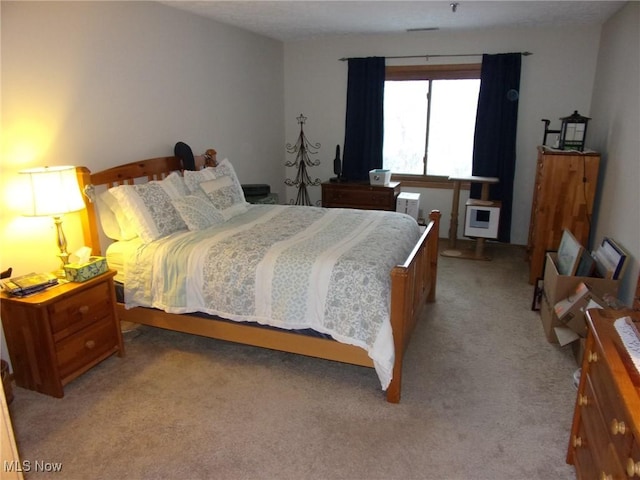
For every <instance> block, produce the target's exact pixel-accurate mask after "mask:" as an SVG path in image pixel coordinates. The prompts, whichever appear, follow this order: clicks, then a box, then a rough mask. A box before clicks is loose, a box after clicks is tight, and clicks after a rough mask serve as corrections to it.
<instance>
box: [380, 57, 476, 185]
mask: <svg viewBox="0 0 640 480" xmlns="http://www.w3.org/2000/svg"><path fill="white" fill-rule="evenodd" d="M481 70H482V64H481V63H462V64H444V65H389V66H386V67H385V81H387V80H391V81H402V80H466V79H478V80H479V79H480V72H481ZM427 128H428V126H427ZM391 178H392V180H393V181H396V182H402V184H403V185H406V186H408V187H426V188H451V182H449V179H448V177H445V176H441V175H413V174H402V173H397V174H394V173H393V172H392V174H391Z"/></svg>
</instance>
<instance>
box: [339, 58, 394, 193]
mask: <svg viewBox="0 0 640 480" xmlns="http://www.w3.org/2000/svg"><path fill="white" fill-rule="evenodd" d="M384 65H385V61H384V57H369V58H350V59H349V77H348V82H347V114H346V121H345V137H344V152H343V165H342V175H343V177H345V179H346V180H348V181H362V180H369V170H373V169H374V168H382V141H383V138H384V133H383V129H384V123H383V122H384V118H383V111H384V108H383V106H384V78H385V71H384Z"/></svg>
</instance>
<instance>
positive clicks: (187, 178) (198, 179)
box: [183, 158, 247, 203]
mask: <svg viewBox="0 0 640 480" xmlns="http://www.w3.org/2000/svg"><path fill="white" fill-rule="evenodd" d="M183 175H184V183H185V184H186V186H187V188H188V189H189V191H190V192H191V194H192V195H201V194H202V190H201V189H200V188H199V185H200V184H201V183H202V182H207V181H209V180H215V179H216V178H218V177H222V176H223V175H227V176H229V177H230V178H231V180H232V181H233V183H234V184H235V185H236V186H237V187H238V190H239V192H240V198H241V200H240V201H241V202H243V203H247V201H246V199H245V198H244V192H243V191H242V186H241V185H240V181H239V180H238V176H237V175H236V171H235V170H234V169H233V165H231V162H230V161H229V159H228V158H225V159H224V160H222V161H221V162H219V163H218V165H217V166H215V167H207V168H204V169H202V170H198V171H193V170H185V171H184V173H183Z"/></svg>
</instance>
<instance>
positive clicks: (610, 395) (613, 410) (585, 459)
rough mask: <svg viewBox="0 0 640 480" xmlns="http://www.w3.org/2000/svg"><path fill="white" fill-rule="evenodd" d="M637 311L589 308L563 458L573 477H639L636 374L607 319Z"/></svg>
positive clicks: (639, 318) (638, 377)
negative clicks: (572, 468) (566, 447)
mask: <svg viewBox="0 0 640 480" xmlns="http://www.w3.org/2000/svg"><path fill="white" fill-rule="evenodd" d="M627 315H631V316H632V317H633V318H634V320H635V321H636V322H637V321H640V314H639V313H638V312H628V311H614V310H589V312H588V315H587V317H588V324H589V334H588V337H587V344H586V348H585V354H584V360H583V363H582V372H581V376H580V385H579V387H578V394H577V397H576V404H575V410H574V416H573V423H572V427H571V438H570V441H569V449H568V453H567V462H568V463H571V464H573V465H574V466H575V468H576V474H577V478H579V479H598V480H616V479H634V478H635V479H640V373H638V372H637V371H636V370H635V369H634V367H633V365H632V363H631V360H630V359H629V357H628V355H627V354H626V351H625V347H624V346H623V344H622V341H621V340H620V337H619V335H618V333H617V332H616V330H615V328H614V326H613V321H614V320H615V319H616V318H619V317H623V316H627Z"/></svg>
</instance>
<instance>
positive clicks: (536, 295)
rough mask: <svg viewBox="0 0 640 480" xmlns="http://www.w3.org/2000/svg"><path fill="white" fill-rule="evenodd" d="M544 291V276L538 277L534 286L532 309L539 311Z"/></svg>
mask: <svg viewBox="0 0 640 480" xmlns="http://www.w3.org/2000/svg"><path fill="white" fill-rule="evenodd" d="M543 292H544V283H543V279H542V277H538V278H537V279H536V284H535V285H534V286H533V300H532V301H531V310H533V311H534V312H539V311H540V307H541V305H542V294H543Z"/></svg>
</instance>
